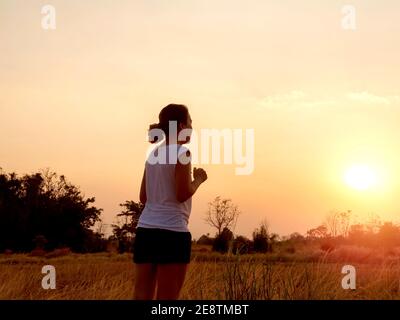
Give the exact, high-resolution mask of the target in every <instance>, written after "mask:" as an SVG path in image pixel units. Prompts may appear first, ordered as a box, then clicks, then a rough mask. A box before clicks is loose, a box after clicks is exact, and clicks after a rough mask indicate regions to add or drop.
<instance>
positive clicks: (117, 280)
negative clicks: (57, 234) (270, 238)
mask: <svg viewBox="0 0 400 320" xmlns="http://www.w3.org/2000/svg"><path fill="white" fill-rule="evenodd" d="M198 249H199V248H196V249H195V250H193V257H192V262H191V264H190V267H189V271H188V274H187V277H186V281H185V284H184V287H183V290H182V293H181V299H206V300H208V299H212V300H214V299H254V300H256V299H399V298H400V288H399V284H400V262H399V259H398V256H397V255H394V253H393V252H392V253H390V254H388V255H383V254H381V255H379V254H378V253H376V252H375V254H377V256H375V257H374V252H373V251H372V252H371V251H368V250H364V249H360V248H356V247H343V248H339V249H337V250H335V251H333V252H331V253H329V254H326V253H324V252H318V251H315V250H313V251H312V252H301V253H299V252H296V253H295V254H291V253H286V252H282V253H274V254H255V255H243V256H231V255H221V254H217V253H210V252H207V250H204V248H203V249H202V248H200V249H201V250H198ZM46 264H51V265H54V266H55V267H56V271H57V289H55V290H44V289H42V287H41V280H42V277H43V276H44V275H42V274H41V268H42V267H43V266H44V265H46ZM345 264H352V265H354V266H355V267H356V270H357V289H356V290H344V289H343V288H342V287H341V280H342V278H343V276H344V275H342V274H341V269H342V267H343V265H345ZM134 278H135V272H134V265H133V263H132V255H131V254H124V255H118V254H113V253H99V254H90V255H79V254H73V253H69V252H57V253H56V254H53V255H47V256H29V255H21V254H12V255H0V299H131V298H132V296H133V284H134Z"/></svg>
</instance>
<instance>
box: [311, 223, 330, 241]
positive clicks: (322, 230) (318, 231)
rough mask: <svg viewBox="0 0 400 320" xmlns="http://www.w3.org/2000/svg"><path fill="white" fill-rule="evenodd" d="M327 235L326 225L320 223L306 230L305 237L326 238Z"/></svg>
mask: <svg viewBox="0 0 400 320" xmlns="http://www.w3.org/2000/svg"><path fill="white" fill-rule="evenodd" d="M327 236H328V229H327V228H326V225H320V226H318V227H316V228H314V229H310V230H308V231H307V237H308V238H311V239H318V238H326V237H327Z"/></svg>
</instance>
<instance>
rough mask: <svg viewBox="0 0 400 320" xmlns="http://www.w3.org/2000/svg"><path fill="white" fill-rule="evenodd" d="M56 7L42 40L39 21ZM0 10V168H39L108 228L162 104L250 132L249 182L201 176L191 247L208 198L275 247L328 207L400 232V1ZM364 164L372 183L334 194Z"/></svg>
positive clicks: (135, 183) (129, 191) (135, 181)
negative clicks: (64, 181)
mask: <svg viewBox="0 0 400 320" xmlns="http://www.w3.org/2000/svg"><path fill="white" fill-rule="evenodd" d="M46 4H51V5H53V6H54V7H55V9H56V23H57V24H56V30H43V29H42V27H41V19H42V14H41V8H42V6H43V5H46ZM351 4H353V5H354V6H355V9H356V30H343V28H342V27H341V21H342V18H343V13H342V12H341V8H342V5H343V2H342V1H311V0H302V1H300V0H299V1H287V0H284V1H274V2H272V1H265V0H259V1H245V2H244V1H232V0H229V1H226V0H223V1H204V0H196V1H191V0H181V1H175V0H168V1H166V0H164V1H160V0H157V1H128V0H126V1H111V0H109V1H105V0H96V1H94V0H92V1H77V0H76V1H75V0H68V1H67V0H64V1H59V0H58V1H55V0H51V1H36V0H30V1H21V0H20V1H18V0H3V1H1V2H0V40H1V41H0V57H1V59H0V71H1V72H0V119H1V126H0V137H1V138H0V167H2V168H3V169H4V170H6V171H16V172H17V173H20V174H23V173H32V172H35V171H37V170H39V169H42V168H46V167H49V168H51V169H52V170H54V171H56V172H58V173H59V174H65V175H66V177H67V178H68V179H69V180H70V181H71V182H73V183H74V184H77V185H79V186H80V187H81V189H82V190H83V191H84V193H85V194H86V195H87V196H95V197H96V203H97V205H98V206H99V207H102V208H104V214H103V220H104V221H105V222H106V223H112V222H114V220H115V219H114V217H115V215H116V213H118V210H119V207H118V204H119V203H122V202H124V201H125V200H128V199H130V200H135V201H138V199H139V186H140V180H141V176H142V172H143V164H144V158H145V152H146V150H147V148H148V146H149V144H148V143H147V141H146V134H147V132H146V131H147V128H148V126H149V124H150V123H154V122H156V121H157V116H158V112H159V111H160V109H161V108H162V107H163V106H165V105H167V104H168V103H171V102H175V103H184V104H186V105H187V106H188V107H189V109H190V112H191V115H192V119H193V126H194V128H195V129H201V128H215V129H222V128H232V129H233V128H243V129H245V128H253V129H254V130H255V170H254V172H253V173H252V174H251V175H248V176H237V175H235V170H234V168H235V166H234V165H223V164H221V165H206V166H204V168H205V169H206V170H207V172H208V176H209V180H208V181H207V182H206V184H204V185H203V186H202V187H201V188H200V189H199V191H198V193H197V194H196V195H195V197H194V200H193V210H192V215H191V220H190V223H189V229H190V230H191V231H192V234H193V237H194V238H198V237H199V236H200V235H201V234H202V233H207V232H210V233H211V234H214V230H212V229H211V227H208V226H207V225H206V224H205V223H204V222H203V221H202V219H203V218H204V215H205V210H206V208H207V202H208V201H210V200H212V199H213V198H214V197H215V196H216V195H221V196H222V197H226V198H231V199H232V200H233V201H234V202H235V203H236V204H237V205H238V206H239V208H240V210H241V211H242V212H243V213H242V215H241V217H240V218H239V221H238V225H237V228H236V232H237V233H240V234H243V235H247V236H250V235H251V232H252V230H253V229H254V228H255V227H257V226H258V225H259V223H260V221H261V220H262V219H264V218H267V219H268V221H269V223H270V226H271V230H272V231H273V232H277V233H279V234H281V235H284V234H289V233H291V232H294V231H298V232H301V233H304V232H306V230H308V229H310V228H311V227H315V226H317V225H318V224H320V223H321V222H322V221H323V219H324V217H325V216H326V214H328V213H329V211H330V210H353V212H354V213H355V214H357V215H358V216H359V217H365V216H367V215H368V214H369V213H376V214H379V215H380V216H381V217H382V218H384V219H390V220H394V221H396V220H398V218H399V214H400V203H399V202H398V201H395V200H396V199H399V198H400V191H399V190H400V189H399V187H400V183H399V178H400V168H399V163H400V151H399V138H400V126H399V125H398V124H399V117H400V111H399V108H400V92H399V87H400V86H399V85H400V79H399V74H400V60H399V59H398V57H399V56H400V42H399V41H398V39H399V38H400V20H399V19H398V12H400V11H399V10H400V2H398V1H366V0H363V1H351ZM356 163H364V164H366V165H368V166H369V167H370V168H371V170H372V171H373V172H374V173H376V174H379V176H380V177H381V179H380V182H379V183H378V184H377V185H376V186H374V187H372V188H370V189H367V190H365V191H359V190H356V189H352V188H351V187H349V186H348V185H346V184H345V183H344V179H343V176H344V173H345V172H346V170H347V169H348V168H349V167H351V166H352V165H354V164H356Z"/></svg>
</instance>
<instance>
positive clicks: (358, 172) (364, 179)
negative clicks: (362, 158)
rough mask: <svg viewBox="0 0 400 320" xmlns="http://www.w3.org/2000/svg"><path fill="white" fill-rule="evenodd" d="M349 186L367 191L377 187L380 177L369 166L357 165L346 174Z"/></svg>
mask: <svg viewBox="0 0 400 320" xmlns="http://www.w3.org/2000/svg"><path fill="white" fill-rule="evenodd" d="M344 178H345V181H346V183H347V185H348V186H350V187H352V188H354V189H357V190H367V189H370V188H371V187H374V186H376V184H377V181H378V177H377V173H376V171H375V170H374V169H373V168H371V167H370V166H368V165H365V164H357V165H353V166H351V167H350V168H349V169H348V170H347V171H346V174H345V177H344Z"/></svg>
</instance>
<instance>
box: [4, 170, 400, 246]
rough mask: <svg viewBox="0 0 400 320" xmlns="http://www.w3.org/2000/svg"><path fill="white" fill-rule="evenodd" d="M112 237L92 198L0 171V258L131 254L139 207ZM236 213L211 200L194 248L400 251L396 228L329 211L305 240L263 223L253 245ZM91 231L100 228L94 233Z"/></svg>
mask: <svg viewBox="0 0 400 320" xmlns="http://www.w3.org/2000/svg"><path fill="white" fill-rule="evenodd" d="M120 207H121V210H120V212H119V213H118V214H116V218H117V222H116V223H114V224H113V225H112V235H111V236H109V237H107V238H106V237H105V235H104V232H102V228H101V226H102V220H101V218H100V215H101V213H102V211H103V209H100V208H97V207H96V206H95V198H94V197H85V196H84V195H83V193H82V191H81V190H80V188H79V187H77V186H75V185H73V184H72V183H71V182H69V181H68V180H67V179H66V178H65V176H63V175H57V174H56V173H55V172H51V171H50V170H48V169H47V170H42V171H40V172H37V173H33V174H26V175H23V176H18V175H17V174H16V173H5V172H4V171H3V170H2V169H1V168H0V226H1V232H0V252H4V251H12V252H29V251H32V250H34V249H37V248H40V249H43V250H54V249H57V248H69V249H71V250H72V251H74V252H81V253H85V252H100V251H105V250H108V249H109V248H110V247H112V248H113V249H115V250H118V252H120V253H123V252H131V250H132V244H133V242H134V237H135V232H136V227H137V222H138V220H139V217H140V214H141V212H142V210H143V208H144V205H143V204H142V203H140V202H135V201H132V200H128V201H125V202H124V203H122V204H120ZM240 215H241V212H240V211H239V209H238V207H237V205H235V204H234V203H233V202H232V200H231V199H224V198H221V197H219V196H217V197H215V198H214V199H213V200H212V201H211V202H209V203H208V210H207V212H206V215H205V218H204V222H205V223H206V224H208V225H209V226H210V227H212V228H214V230H215V236H214V237H210V236H209V234H207V235H203V236H201V237H200V239H198V240H197V243H199V244H206V245H211V246H212V250H214V251H218V252H221V253H226V252H232V253H239V254H243V253H252V252H271V251H273V250H274V247H275V246H277V245H279V244H282V243H289V244H292V243H299V242H303V243H305V242H319V243H321V248H322V249H323V250H327V251H329V250H332V249H333V248H334V247H335V245H337V244H339V243H340V244H342V243H350V244H357V245H363V246H385V247H394V246H399V245H400V228H399V226H397V225H395V224H393V223H391V222H382V221H381V220H380V219H379V217H377V216H372V217H371V218H370V220H369V221H368V222H367V223H359V222H354V219H352V218H354V215H353V214H352V212H351V211H350V210H347V211H343V212H341V211H332V212H331V213H330V214H329V215H328V216H327V217H326V219H325V221H324V222H323V223H322V224H321V225H320V226H317V227H316V228H313V229H310V230H308V231H307V233H306V234H305V235H302V234H299V233H296V232H295V233H292V234H291V235H290V236H288V237H280V236H279V235H278V234H276V233H272V232H271V231H270V228H269V225H268V222H267V221H266V220H265V219H264V220H262V221H261V222H260V225H259V227H258V228H255V229H254V231H253V232H252V239H248V238H247V237H245V236H242V235H234V230H235V227H236V224H237V221H238V218H239V216H240ZM95 225H99V226H100V227H99V228H97V230H94V227H95Z"/></svg>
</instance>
